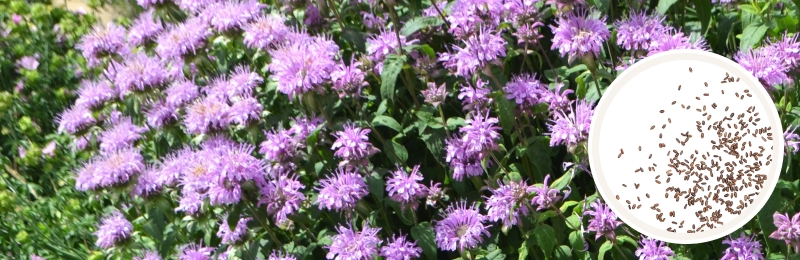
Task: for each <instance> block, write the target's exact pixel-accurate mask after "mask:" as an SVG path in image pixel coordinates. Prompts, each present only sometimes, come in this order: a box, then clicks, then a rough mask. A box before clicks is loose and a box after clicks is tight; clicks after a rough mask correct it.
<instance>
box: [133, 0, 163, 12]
mask: <svg viewBox="0 0 800 260" xmlns="http://www.w3.org/2000/svg"><path fill="white" fill-rule="evenodd" d="M136 3H137V4H139V6H141V7H142V8H144V9H148V8H150V7H155V6H158V5H159V4H161V3H164V0H136ZM151 10H152V9H151Z"/></svg>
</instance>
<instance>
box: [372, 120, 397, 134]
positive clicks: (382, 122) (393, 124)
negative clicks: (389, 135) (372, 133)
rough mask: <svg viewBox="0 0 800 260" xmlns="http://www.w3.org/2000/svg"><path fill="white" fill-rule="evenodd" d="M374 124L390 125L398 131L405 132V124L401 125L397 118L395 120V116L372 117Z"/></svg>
mask: <svg viewBox="0 0 800 260" xmlns="http://www.w3.org/2000/svg"><path fill="white" fill-rule="evenodd" d="M372 124H373V125H376V126H385V127H389V128H391V129H394V130H395V131H397V132H398V133H402V132H403V126H401V125H400V123H398V122H397V120H394V118H391V117H388V116H376V117H375V118H374V119H372Z"/></svg>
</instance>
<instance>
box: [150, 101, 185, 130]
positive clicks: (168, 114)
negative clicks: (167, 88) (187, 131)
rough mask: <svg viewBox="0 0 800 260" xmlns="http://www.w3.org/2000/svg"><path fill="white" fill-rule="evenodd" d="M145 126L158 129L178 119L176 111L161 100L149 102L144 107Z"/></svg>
mask: <svg viewBox="0 0 800 260" xmlns="http://www.w3.org/2000/svg"><path fill="white" fill-rule="evenodd" d="M144 115H145V119H146V120H147V125H149V126H151V127H153V128H155V129H160V128H161V127H163V126H165V125H167V124H169V123H172V122H175V121H176V120H177V119H178V111H177V110H176V108H175V107H173V106H170V105H168V104H167V103H166V102H165V101H163V100H149V101H148V102H147V103H146V104H145V107H144Z"/></svg>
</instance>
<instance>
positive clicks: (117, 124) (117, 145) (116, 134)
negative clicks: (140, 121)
mask: <svg viewBox="0 0 800 260" xmlns="http://www.w3.org/2000/svg"><path fill="white" fill-rule="evenodd" d="M112 124H113V125H111V127H109V128H108V129H106V130H105V131H103V132H101V133H100V135H99V136H98V139H99V141H100V150H102V151H105V152H110V151H115V150H119V149H125V148H131V147H133V145H134V143H135V142H136V141H137V140H139V138H141V134H142V133H144V132H146V131H147V128H146V127H140V126H137V125H135V124H133V121H131V119H130V118H129V117H124V118H120V119H118V120H115V121H114V122H112Z"/></svg>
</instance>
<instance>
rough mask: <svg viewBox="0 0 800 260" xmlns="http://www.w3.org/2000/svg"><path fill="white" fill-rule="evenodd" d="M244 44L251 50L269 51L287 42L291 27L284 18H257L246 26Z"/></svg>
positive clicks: (270, 16) (277, 16)
mask: <svg viewBox="0 0 800 260" xmlns="http://www.w3.org/2000/svg"><path fill="white" fill-rule="evenodd" d="M242 29H244V43H245V44H247V46H248V47H250V48H259V49H267V48H269V47H272V46H274V45H275V44H277V43H279V42H283V41H284V40H285V37H286V35H287V34H288V33H289V27H287V26H286V24H284V18H283V17H281V16H279V15H275V14H269V15H265V16H260V17H258V18H256V19H255V20H254V21H253V22H252V23H249V24H247V25H245V26H244V28H242Z"/></svg>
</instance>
